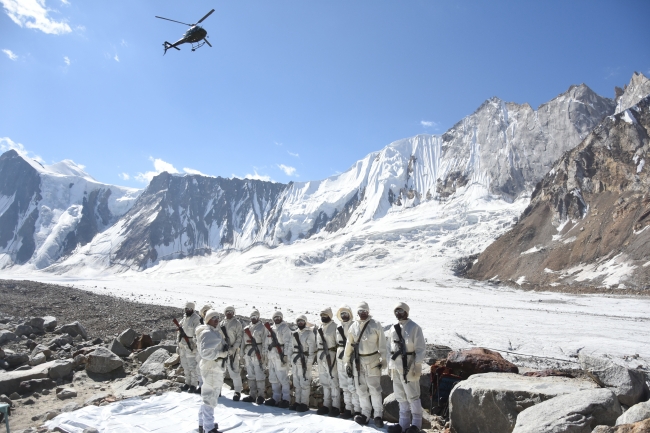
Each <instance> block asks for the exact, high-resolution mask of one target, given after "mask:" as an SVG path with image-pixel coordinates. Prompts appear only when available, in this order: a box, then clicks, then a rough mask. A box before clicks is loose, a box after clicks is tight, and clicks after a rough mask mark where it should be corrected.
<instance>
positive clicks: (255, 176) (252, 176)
mask: <svg viewBox="0 0 650 433" xmlns="http://www.w3.org/2000/svg"><path fill="white" fill-rule="evenodd" d="M253 172H254V173H255V174H247V175H246V176H244V179H254V180H264V181H266V182H273V179H271V176H266V175H264V174H258V173H257V169H254V170H253Z"/></svg>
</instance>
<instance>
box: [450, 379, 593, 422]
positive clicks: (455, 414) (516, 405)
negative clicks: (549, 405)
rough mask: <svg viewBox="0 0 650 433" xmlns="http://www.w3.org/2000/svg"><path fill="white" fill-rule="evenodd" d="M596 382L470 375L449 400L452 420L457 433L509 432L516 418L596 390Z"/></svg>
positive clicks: (454, 390) (455, 389)
mask: <svg viewBox="0 0 650 433" xmlns="http://www.w3.org/2000/svg"><path fill="white" fill-rule="evenodd" d="M595 387H596V384H595V383H593V381H587V380H581V379H569V378H565V377H526V376H521V375H518V374H514V373H483V374H475V375H473V376H470V378H469V379H467V380H464V381H461V382H460V383H458V385H456V387H454V389H453V391H452V392H451V395H450V397H449V418H450V423H451V427H452V429H454V430H455V431H456V433H487V432H510V431H512V429H513V428H514V426H515V421H516V419H517V415H518V414H519V413H520V412H521V411H523V410H524V409H527V408H529V407H531V406H534V405H536V404H539V403H541V402H543V401H546V400H549V399H551V398H554V397H557V396H559V395H565V394H571V393H575V392H578V391H584V390H589V389H594V388H595Z"/></svg>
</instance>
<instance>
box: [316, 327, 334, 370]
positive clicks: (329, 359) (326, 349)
mask: <svg viewBox="0 0 650 433" xmlns="http://www.w3.org/2000/svg"><path fill="white" fill-rule="evenodd" d="M318 334H319V335H320V339H321V341H322V342H323V351H324V352H325V358H326V359H327V367H328V368H329V372H330V377H331V378H332V379H334V376H332V368H334V363H333V362H332V357H331V356H330V349H329V347H327V341H325V334H324V333H323V328H318ZM320 359H323V355H321V356H320Z"/></svg>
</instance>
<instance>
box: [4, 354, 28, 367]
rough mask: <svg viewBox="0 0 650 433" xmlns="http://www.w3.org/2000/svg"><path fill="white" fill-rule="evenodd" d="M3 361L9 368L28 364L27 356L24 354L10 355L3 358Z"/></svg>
mask: <svg viewBox="0 0 650 433" xmlns="http://www.w3.org/2000/svg"><path fill="white" fill-rule="evenodd" d="M5 361H7V363H8V364H9V365H10V366H11V367H17V366H19V365H23V364H27V363H28V362H29V355H28V354H26V353H12V354H8V355H7V356H6V357H5Z"/></svg>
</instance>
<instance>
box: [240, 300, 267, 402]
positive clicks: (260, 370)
mask: <svg viewBox="0 0 650 433" xmlns="http://www.w3.org/2000/svg"><path fill="white" fill-rule="evenodd" d="M253 316H255V317H257V318H258V319H259V317H260V313H259V311H257V310H253V312H252V313H251V315H250V317H253ZM247 329H248V330H249V331H250V333H251V335H252V336H253V338H254V339H255V342H256V343H257V349H258V350H259V351H260V356H261V357H262V360H261V364H262V365H260V360H259V359H258V358H257V354H256V353H255V348H254V347H253V344H252V343H251V339H250V337H249V336H248V335H246V330H247ZM266 333H267V331H266V328H265V327H264V324H263V323H262V322H259V321H258V322H257V323H256V324H255V325H253V324H252V323H251V324H249V325H248V326H246V327H245V328H244V336H243V338H242V346H241V353H242V356H243V357H244V363H245V364H246V377H247V378H248V387H249V388H250V394H249V395H250V396H251V397H252V398H254V399H255V398H257V397H258V396H261V397H264V393H265V391H266V374H265V373H264V369H265V367H266V359H267V357H268V348H267V343H266Z"/></svg>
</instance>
